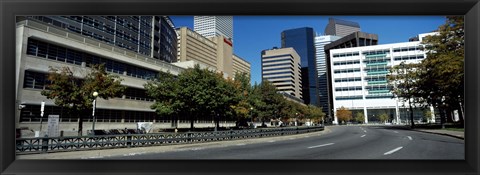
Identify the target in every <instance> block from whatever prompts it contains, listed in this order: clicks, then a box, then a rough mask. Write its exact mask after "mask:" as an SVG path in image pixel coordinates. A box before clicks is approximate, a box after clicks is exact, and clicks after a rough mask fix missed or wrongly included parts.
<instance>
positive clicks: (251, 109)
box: [250, 107, 255, 126]
mask: <svg viewBox="0 0 480 175" xmlns="http://www.w3.org/2000/svg"><path fill="white" fill-rule="evenodd" d="M252 113H253V107H250V120H251V121H252V126H255V125H254V124H253V114H252Z"/></svg>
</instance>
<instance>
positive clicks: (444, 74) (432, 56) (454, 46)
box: [420, 16, 465, 126]
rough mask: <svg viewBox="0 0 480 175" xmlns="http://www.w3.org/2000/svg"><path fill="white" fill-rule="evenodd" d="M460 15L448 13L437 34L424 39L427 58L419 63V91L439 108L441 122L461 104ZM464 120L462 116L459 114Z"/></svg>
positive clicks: (463, 38)
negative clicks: (420, 70)
mask: <svg viewBox="0 0 480 175" xmlns="http://www.w3.org/2000/svg"><path fill="white" fill-rule="evenodd" d="M464 42H465V31H464V17H463V16H448V17H447V19H446V22H445V24H443V25H441V26H440V27H439V28H438V35H430V36H426V37H425V38H424V39H423V42H422V43H423V44H425V50H426V52H427V58H426V59H424V60H423V61H422V63H421V66H422V70H424V71H422V74H421V77H422V80H423V81H422V84H421V85H420V89H421V91H420V92H421V95H422V97H423V98H424V99H426V100H427V102H428V103H429V104H431V105H433V106H435V107H437V108H440V109H441V111H442V113H441V123H442V126H443V124H444V123H445V118H446V115H447V114H449V113H450V112H451V111H453V110H455V109H460V111H462V110H463V105H462V104H464V77H465V76H464V56H465V54H464V50H465V49H464V47H465V43H464ZM460 122H461V123H462V124H463V123H464V119H463V116H462V117H460Z"/></svg>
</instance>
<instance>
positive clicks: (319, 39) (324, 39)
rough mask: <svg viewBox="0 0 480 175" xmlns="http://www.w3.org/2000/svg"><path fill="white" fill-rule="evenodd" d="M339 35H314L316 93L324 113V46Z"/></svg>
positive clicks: (325, 96)
mask: <svg viewBox="0 0 480 175" xmlns="http://www.w3.org/2000/svg"><path fill="white" fill-rule="evenodd" d="M340 38H341V37H340V36H333V35H324V36H316V37H315V49H316V57H317V72H318V93H319V95H318V96H319V99H320V107H322V111H323V112H324V113H325V114H328V111H329V110H328V109H329V107H328V83H327V81H328V78H327V64H326V60H325V59H326V56H325V50H324V46H325V45H326V44H329V43H331V42H333V41H336V40H338V39H340Z"/></svg>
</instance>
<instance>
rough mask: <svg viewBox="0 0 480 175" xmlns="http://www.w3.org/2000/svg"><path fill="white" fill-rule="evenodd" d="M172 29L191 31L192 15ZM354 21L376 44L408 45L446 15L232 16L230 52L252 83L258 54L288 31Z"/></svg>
mask: <svg viewBox="0 0 480 175" xmlns="http://www.w3.org/2000/svg"><path fill="white" fill-rule="evenodd" d="M170 17H171V18H172V20H173V23H174V24H175V27H182V26H187V27H189V28H191V29H193V16H170ZM329 17H333V18H337V19H342V20H348V21H354V22H357V23H359V24H360V28H361V31H363V32H367V33H374V34H377V35H378V40H379V44H388V43H397V42H407V41H408V38H410V37H413V36H416V35H418V34H420V33H427V32H431V31H433V30H436V29H437V28H438V26H440V25H441V24H443V23H444V22H445V16H234V17H233V41H234V43H233V50H234V51H233V52H234V53H235V54H236V55H238V56H240V57H242V58H243V59H245V60H247V61H248V62H250V64H251V75H252V76H251V82H252V84H254V83H255V82H257V83H260V82H261V79H262V78H261V59H260V58H261V55H260V53H261V51H262V50H265V49H271V48H272V47H280V46H281V41H280V34H281V32H282V31H284V30H287V29H293V28H299V27H312V28H313V29H314V30H315V32H317V33H318V34H323V33H324V30H325V26H326V25H327V24H328V18H329Z"/></svg>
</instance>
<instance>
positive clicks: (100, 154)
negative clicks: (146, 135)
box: [17, 127, 330, 160]
mask: <svg viewBox="0 0 480 175" xmlns="http://www.w3.org/2000/svg"><path fill="white" fill-rule="evenodd" d="M329 132H330V130H329V129H328V127H325V130H323V131H318V132H310V133H304V134H295V135H287V136H276V137H261V138H251V139H239V140H228V141H214V142H204V143H191V144H175V145H163V146H162V145H161V146H148V147H134V148H117V149H103V150H85V151H69V152H56V153H44V154H27V155H17V159H24V160H25V159H102V158H109V157H112V156H114V157H117V156H129V155H140V154H147V153H162V152H170V151H185V150H202V149H208V148H218V147H229V146H241V145H246V144H255V143H262V142H269V141H272V140H275V141H280V140H292V139H298V138H304V137H310V136H316V135H324V134H327V133H329Z"/></svg>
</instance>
